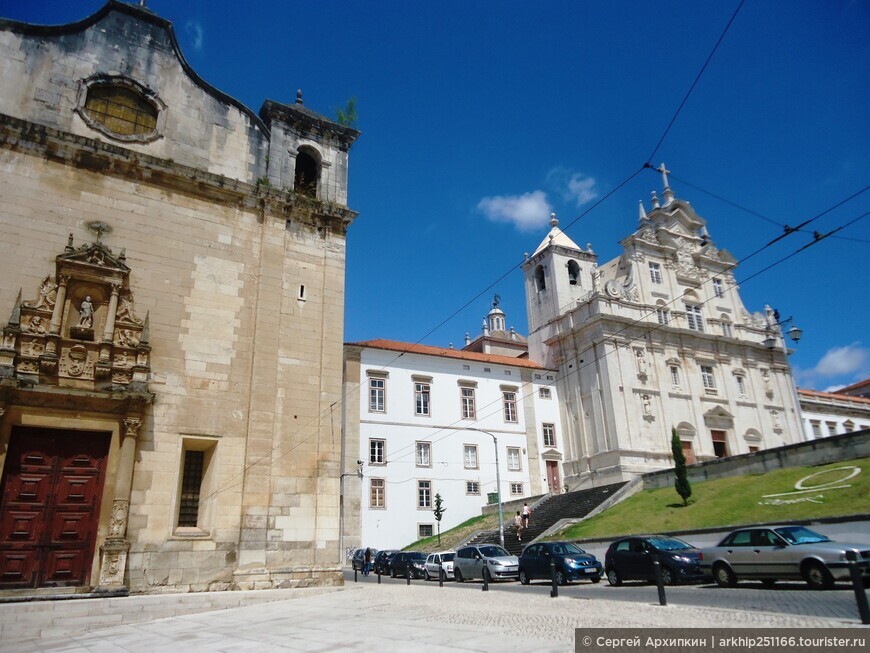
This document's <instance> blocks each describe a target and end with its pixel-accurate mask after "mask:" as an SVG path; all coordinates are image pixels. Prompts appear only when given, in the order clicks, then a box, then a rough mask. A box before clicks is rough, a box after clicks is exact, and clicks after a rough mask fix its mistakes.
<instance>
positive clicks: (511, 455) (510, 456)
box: [507, 447, 523, 472]
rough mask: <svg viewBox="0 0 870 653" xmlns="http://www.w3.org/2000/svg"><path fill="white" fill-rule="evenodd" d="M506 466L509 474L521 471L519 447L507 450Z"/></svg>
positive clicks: (521, 459)
mask: <svg viewBox="0 0 870 653" xmlns="http://www.w3.org/2000/svg"><path fill="white" fill-rule="evenodd" d="M507 466H508V471H510V472H521V471H523V458H522V455H521V452H520V448H519V447H508V448H507Z"/></svg>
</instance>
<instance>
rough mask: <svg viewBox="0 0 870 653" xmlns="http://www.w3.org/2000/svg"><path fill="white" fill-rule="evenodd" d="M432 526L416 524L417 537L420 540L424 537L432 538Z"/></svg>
mask: <svg viewBox="0 0 870 653" xmlns="http://www.w3.org/2000/svg"><path fill="white" fill-rule="evenodd" d="M432 528H433V527H432V524H417V536H418V537H419V538H420V539H422V538H424V537H432V535H433V534H434V531H433V530H432Z"/></svg>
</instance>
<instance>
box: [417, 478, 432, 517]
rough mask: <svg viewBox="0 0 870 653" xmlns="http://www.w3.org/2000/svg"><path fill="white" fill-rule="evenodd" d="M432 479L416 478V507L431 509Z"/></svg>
mask: <svg viewBox="0 0 870 653" xmlns="http://www.w3.org/2000/svg"><path fill="white" fill-rule="evenodd" d="M432 496H433V495H432V481H428V480H418V481H417V509H418V510H431V509H432Z"/></svg>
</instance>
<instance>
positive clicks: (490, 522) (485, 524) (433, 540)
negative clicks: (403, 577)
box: [402, 515, 498, 553]
mask: <svg viewBox="0 0 870 653" xmlns="http://www.w3.org/2000/svg"><path fill="white" fill-rule="evenodd" d="M496 529H498V515H480V516H479V517H472V518H471V519H469V520H468V521H465V522H462V523H461V524H459V526H455V527H454V528H451V529H450V530H449V531H445V532H443V533H441V544H438V536H437V535H433V536H432V537H426V538H424V539H422V540H417V541H416V542H413V543H412V544H409V545H408V546H406V547H405V548H404V549H402V550H403V551H423V552H425V553H434V552H435V551H448V550H450V549H455V548H456V547H457V546H459V545H460V544H461V543H462V542H464V541H465V539H466V538H468V537H469V536H470V535H472V534H473V533H476V532H477V531H494V530H496ZM436 532H437V527H436Z"/></svg>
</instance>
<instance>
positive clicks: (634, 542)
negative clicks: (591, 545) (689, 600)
mask: <svg viewBox="0 0 870 653" xmlns="http://www.w3.org/2000/svg"><path fill="white" fill-rule="evenodd" d="M656 555H657V556H658V557H659V561H660V562H661V570H662V581H663V582H664V583H665V585H674V584H676V583H683V582H688V581H697V580H704V579H705V578H707V574H705V573H704V571H703V570H702V569H701V551H700V550H699V549H697V548H695V547H694V546H692V545H691V544H689V543H688V542H684V541H683V540H679V539H677V538H675V537H669V536H667V535H636V536H633V537H625V538H622V539H621V540H617V541H616V542H614V543H613V544H611V545H610V546H609V547H608V549H607V553H606V554H605V555H604V573H606V574H607V582H609V583H610V584H611V585H622V581H624V580H646V581H654V580H655V567H654V566H653V560H654V556H656Z"/></svg>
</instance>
